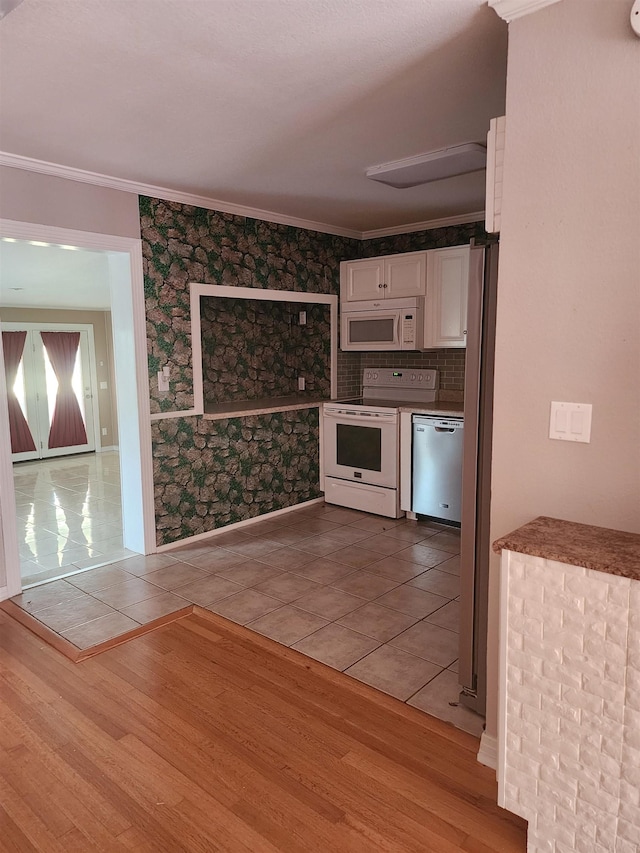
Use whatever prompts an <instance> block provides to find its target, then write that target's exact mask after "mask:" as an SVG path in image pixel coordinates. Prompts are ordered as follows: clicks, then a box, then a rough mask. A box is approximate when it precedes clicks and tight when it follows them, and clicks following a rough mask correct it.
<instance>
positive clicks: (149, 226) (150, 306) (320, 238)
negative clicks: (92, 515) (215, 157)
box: [140, 197, 487, 544]
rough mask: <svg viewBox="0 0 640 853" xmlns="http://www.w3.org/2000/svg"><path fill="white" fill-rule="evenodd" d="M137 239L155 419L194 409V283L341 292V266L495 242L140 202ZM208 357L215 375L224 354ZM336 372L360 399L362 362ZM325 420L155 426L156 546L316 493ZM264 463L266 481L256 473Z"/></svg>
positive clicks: (466, 232) (465, 232) (287, 417)
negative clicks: (378, 233)
mask: <svg viewBox="0 0 640 853" xmlns="http://www.w3.org/2000/svg"><path fill="white" fill-rule="evenodd" d="M140 230H141V236H142V252H143V263H144V287H145V301H146V315H147V338H148V356H149V376H150V387H151V411H152V412H153V413H162V412H172V411H173V412H175V411H184V410H188V409H191V408H193V403H194V401H193V366H192V357H191V317H190V295H189V282H192V281H193V282H198V283H201V284H220V285H225V286H240V287H255V288H261V289H265V288H270V289H274V290H291V291H300V292H309V293H323V294H335V295H338V294H339V283H340V261H343V260H351V259H353V258H359V257H367V256H372V255H376V254H393V253H396V252H407V251H413V250H417V249H432V248H440V247H442V246H454V245H460V244H463V243H468V242H469V240H470V238H471V237H475V238H476V240H477V242H478V243H480V242H483V241H484V240H486V238H487V235H486V233H485V232H484V229H483V227H482V223H473V224H471V225H460V226H452V227H448V228H439V229H435V230H431V231H421V232H416V233H414V234H407V235H401V236H398V237H386V238H380V239H375V240H367V241H364V242H363V241H359V240H353V239H349V238H346V237H338V236H334V235H331V234H323V233H320V232H316V231H307V230H304V229H301V228H294V227H291V226H286V225H278V224H275V223H270V222H263V221H261V220H257V219H250V218H247V217H243V216H235V215H233V214H228V213H220V212H217V211H212V210H205V209H203V208H197V207H193V206H191V205H184V204H179V203H177V202H170V201H163V200H159V199H152V198H147V197H141V198H140ZM307 310H309V309H308V308H307ZM214 349H215V348H214ZM210 355H211V357H212V359H214V360H215V361H216V363H217V364H218V367H219V355H220V353H219V352H217V353H210ZM352 355H355V357H354V358H351V357H350V356H352ZM426 355H427V356H428V357H429V358H433V357H435V356H434V354H426ZM445 358H451V356H450V355H449V354H447V355H446V356H445ZM232 361H233V357H232V358H231V359H230V362H229V364H228V371H227V373H226V375H224V377H223V384H224V383H226V384H227V385H228V387H229V389H232V393H233V394H234V395H235V394H236V392H237V393H238V396H239V395H240V394H239V392H240V386H241V385H242V384H243V383H242V382H240V381H239V382H238V383H237V388H236V387H233V388H232V386H233V385H234V380H233V376H232V374H233V373H234V370H235V367H236V365H234V364H232V363H231V362H232ZM165 364H170V365H171V380H170V389H169V393H168V394H159V393H158V390H157V380H156V373H157V372H158V370H160V369H161V368H162V367H164V365H165ZM339 365H340V366H339V371H338V373H339V379H340V380H341V385H342V387H340V388H339V393H340V394H341V395H342V393H343V392H344V391H345V389H346V393H348V394H351V393H352V389H353V393H358V392H359V374H360V371H361V367H362V359H361V358H360V354H351V353H342V354H341V357H340V360H339ZM216 369H218V368H216ZM221 374H224V370H222V371H221V373H220V374H218V376H220V375H221ZM247 377H249V370H248V369H247V371H246V377H245V378H247ZM445 381H446V382H449V378H448V377H445ZM356 385H358V387H357V388H356ZM307 387H308V388H309V386H307ZM309 390H310V391H311V390H312V389H311V388H309ZM209 391H210V394H209V396H213V397H215V394H214V392H213V389H212V387H211V388H210V389H209ZM255 391H256V393H258V390H257V386H256V388H255ZM225 393H226V392H225ZM227 399H230V398H229V397H227ZM317 419H318V412H317V410H315V411H314V412H313V414H312V413H311V412H310V411H309V410H300V411H298V412H294V413H291V412H289V413H283V414H281V415H264V416H261V417H258V418H250V417H247V418H231V419H228V420H221V421H206V420H203V419H201V418H197V417H193V418H175V419H166V420H160V421H157V422H154V424H153V441H154V464H155V487H156V527H157V530H158V535H157V541H158V544H165V543H168V542H175V541H177V540H179V539H182V538H185V537H188V536H193V535H196V534H199V533H205V532H207V531H210V530H214V529H216V528H218V527H222V526H224V525H226V524H230V523H232V522H235V521H241V520H244V519H247V518H252V517H254V516H256V515H260V514H263V513H266V512H270V511H272V510H274V509H280V508H284V507H287V506H292V505H294V504H296V503H301V502H303V501H305V500H310V499H311V498H313V497H317V496H319V495H320V492H319V489H318V485H319V479H318V478H319V474H318V425H317ZM282 442H284V444H283V443H282ZM265 459H268V460H269V461H268V466H269V472H270V473H269V477H266V475H265V476H263V474H261V473H258V474H256V473H255V470H254V469H255V468H256V466H257V468H258V470H259V471H261V470H262V468H264V466H265V465H266V464H267V463H265V462H264V460H265ZM252 472H253V473H252Z"/></svg>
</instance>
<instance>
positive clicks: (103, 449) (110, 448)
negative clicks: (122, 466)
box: [96, 444, 119, 453]
mask: <svg viewBox="0 0 640 853" xmlns="http://www.w3.org/2000/svg"><path fill="white" fill-rule="evenodd" d="M114 450H119V447H118V445H117V444H109V445H105V446H104V447H96V453H109V452H110V451H114Z"/></svg>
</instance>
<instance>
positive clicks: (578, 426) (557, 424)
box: [549, 402, 592, 443]
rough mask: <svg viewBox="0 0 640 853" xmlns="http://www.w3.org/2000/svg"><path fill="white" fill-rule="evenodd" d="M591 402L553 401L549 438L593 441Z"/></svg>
mask: <svg viewBox="0 0 640 853" xmlns="http://www.w3.org/2000/svg"><path fill="white" fill-rule="evenodd" d="M591 409H592V406H591V403H556V402H552V403H551V422H550V424H549V438H556V439H559V440H560V441H582V442H585V443H588V442H590V441H591Z"/></svg>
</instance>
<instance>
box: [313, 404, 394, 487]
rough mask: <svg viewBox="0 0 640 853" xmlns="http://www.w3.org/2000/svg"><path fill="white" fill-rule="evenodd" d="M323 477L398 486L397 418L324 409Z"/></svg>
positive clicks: (373, 413)
mask: <svg viewBox="0 0 640 853" xmlns="http://www.w3.org/2000/svg"><path fill="white" fill-rule="evenodd" d="M322 437H323V474H324V475H325V476H327V477H337V478H339V479H341V480H350V481H351V482H353V483H368V484H369V485H374V486H383V487H386V488H389V489H395V488H397V486H398V415H397V413H396V412H395V411H389V412H364V411H362V412H361V411H354V410H352V409H351V410H348V411H347V410H345V409H341V408H339V407H338V406H327V405H325V406H324V409H323V415H322Z"/></svg>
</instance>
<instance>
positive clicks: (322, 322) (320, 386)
mask: <svg viewBox="0 0 640 853" xmlns="http://www.w3.org/2000/svg"><path fill="white" fill-rule="evenodd" d="M200 305H201V311H200V313H201V317H202V319H201V325H202V333H201V334H202V378H203V390H204V403H205V411H208V410H209V409H208V407H209V406H210V405H217V404H219V403H222V402H229V401H237V400H258V399H261V398H263V397H287V396H289V395H294V394H295V395H299V396H301V397H304V396H309V397H329V396H330V395H331V312H330V306H329V305H321V304H320V305H317V304H313V303H302V302H271V301H264V300H259V299H226V298H216V297H210V296H205V297H203V298H201V300H200ZM300 311H304V312H305V314H306V323H305V324H304V325H300V322H299V316H300ZM299 376H302V377H304V379H305V382H306V387H305V391H304V392H298V383H297V380H298V377H299Z"/></svg>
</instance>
